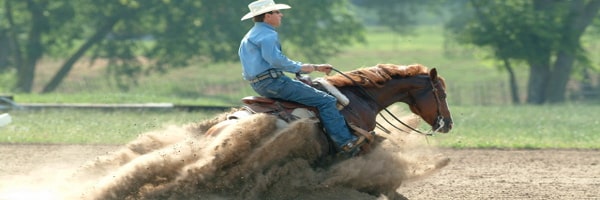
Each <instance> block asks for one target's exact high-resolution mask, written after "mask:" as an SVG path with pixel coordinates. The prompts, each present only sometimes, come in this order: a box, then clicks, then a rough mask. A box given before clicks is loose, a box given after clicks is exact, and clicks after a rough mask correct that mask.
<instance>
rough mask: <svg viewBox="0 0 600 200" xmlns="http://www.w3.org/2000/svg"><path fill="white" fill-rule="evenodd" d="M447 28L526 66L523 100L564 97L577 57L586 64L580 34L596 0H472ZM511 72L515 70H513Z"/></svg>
mask: <svg viewBox="0 0 600 200" xmlns="http://www.w3.org/2000/svg"><path fill="white" fill-rule="evenodd" d="M466 4H467V5H466V6H465V8H467V9H466V10H462V11H461V12H454V13H456V15H455V16H454V17H453V19H452V20H451V21H450V22H449V23H448V24H447V28H448V30H449V31H450V32H452V33H453V34H454V36H455V37H456V39H457V40H458V41H460V42H463V43H470V44H474V45H477V46H481V47H488V48H490V49H491V50H492V52H494V53H493V54H494V56H495V57H496V58H497V59H498V60H501V61H505V63H507V64H506V65H505V66H506V68H507V69H508V71H509V72H512V71H513V70H512V69H511V68H512V67H511V65H510V63H509V62H510V61H522V62H525V63H527V64H528V65H529V80H528V86H527V103H531V104H542V103H546V102H551V103H554V102H563V101H564V100H565V92H566V84H567V81H568V80H569V78H570V75H571V74H572V73H573V66H574V65H575V64H576V62H575V61H578V63H580V64H587V63H588V62H587V57H586V55H585V50H584V49H583V48H582V45H581V42H580V38H581V36H582V35H583V34H584V32H585V30H586V28H587V27H588V26H589V25H590V24H591V23H592V21H593V20H594V19H595V18H596V16H598V10H599V9H600V1H594V0H568V1H565V0H528V1H521V0H502V1H501V0H493V1H481V0H470V1H468V2H466ZM511 77H514V75H511Z"/></svg>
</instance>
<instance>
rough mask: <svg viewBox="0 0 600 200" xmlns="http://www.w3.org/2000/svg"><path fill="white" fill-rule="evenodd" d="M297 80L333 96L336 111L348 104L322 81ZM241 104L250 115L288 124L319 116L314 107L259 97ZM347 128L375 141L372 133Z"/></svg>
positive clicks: (244, 100)
mask: <svg viewBox="0 0 600 200" xmlns="http://www.w3.org/2000/svg"><path fill="white" fill-rule="evenodd" d="M298 79H299V80H300V81H302V82H303V83H305V84H308V85H310V86H312V87H314V88H316V89H319V90H321V91H324V92H327V93H329V94H331V95H333V96H335V97H336V98H337V99H338V109H340V110H341V109H343V107H344V106H346V105H348V103H349V100H348V99H347V98H346V97H345V96H344V95H343V94H342V93H341V92H339V91H338V90H337V88H335V87H334V86H333V85H331V84H329V83H327V82H326V81H325V80H324V79H317V80H315V81H312V80H310V79H308V78H303V79H300V77H298ZM242 103H243V104H244V106H243V109H244V110H247V111H248V112H250V113H252V114H255V113H267V114H272V115H275V116H278V117H279V118H281V119H283V120H284V121H286V122H288V123H290V122H292V121H295V120H298V119H301V118H311V119H315V120H318V116H319V111H318V110H317V108H315V107H311V106H307V105H304V104H300V103H296V102H292V101H286V100H282V99H273V98H267V97H261V96H247V97H244V98H242ZM348 127H349V128H350V129H351V130H353V131H351V132H352V133H353V134H354V135H357V136H364V137H365V138H366V139H367V140H368V142H369V143H371V142H373V141H374V140H375V137H374V136H375V134H374V132H373V131H367V130H364V129H362V128H360V127H358V126H356V125H354V124H352V123H348Z"/></svg>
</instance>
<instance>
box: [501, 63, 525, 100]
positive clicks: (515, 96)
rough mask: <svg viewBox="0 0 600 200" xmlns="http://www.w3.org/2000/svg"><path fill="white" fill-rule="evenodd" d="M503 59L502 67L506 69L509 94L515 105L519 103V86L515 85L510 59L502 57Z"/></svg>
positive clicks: (515, 79) (515, 80)
mask: <svg viewBox="0 0 600 200" xmlns="http://www.w3.org/2000/svg"><path fill="white" fill-rule="evenodd" d="M503 61H504V68H506V70H507V71H508V79H509V81H508V82H509V84H510V96H511V99H512V103H513V104H515V105H517V104H520V103H521V101H520V100H519V99H520V98H519V87H518V85H517V78H516V77H515V71H514V70H513V68H512V66H511V65H510V61H509V60H508V59H506V58H505V59H503Z"/></svg>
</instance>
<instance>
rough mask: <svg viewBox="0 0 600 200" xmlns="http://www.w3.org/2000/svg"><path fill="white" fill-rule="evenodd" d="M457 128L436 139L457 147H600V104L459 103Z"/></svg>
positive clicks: (456, 112)
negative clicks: (486, 104)
mask: <svg viewBox="0 0 600 200" xmlns="http://www.w3.org/2000/svg"><path fill="white" fill-rule="evenodd" d="M452 113H453V118H454V121H455V129H454V130H453V131H452V132H451V133H450V134H447V135H441V134H438V135H437V136H436V137H434V138H435V141H437V142H438V143H439V144H440V145H441V146H444V147H454V148H519V149H521V148H524V149H536V148H577V149H579V148H580V149H600V135H599V134H597V133H599V132H600V121H599V120H598V117H600V114H599V113H600V106H599V105H586V104H577V105H553V106H456V107H453V108H452Z"/></svg>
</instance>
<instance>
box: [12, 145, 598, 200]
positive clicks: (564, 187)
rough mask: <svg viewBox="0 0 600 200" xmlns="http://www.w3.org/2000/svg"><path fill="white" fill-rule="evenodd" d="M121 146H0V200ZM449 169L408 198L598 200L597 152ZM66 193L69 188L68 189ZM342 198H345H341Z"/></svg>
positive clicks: (43, 193) (455, 163) (481, 158)
mask: <svg viewBox="0 0 600 200" xmlns="http://www.w3.org/2000/svg"><path fill="white" fill-rule="evenodd" d="M118 148H119V146H102V145H7V144H3V145H0V199H1V200H4V199H54V198H53V197H54V196H57V195H56V193H57V192H58V191H63V190H57V189H56V188H58V187H62V188H63V189H64V187H69V186H65V185H61V184H64V182H65V179H66V177H68V176H69V175H70V174H72V173H73V171H75V170H77V168H78V166H80V165H83V164H84V163H86V162H88V161H90V160H93V159H95V158H96V157H98V156H102V155H107V154H110V153H111V152H113V151H116V150H117V149H118ZM439 152H440V153H442V154H444V155H446V156H447V157H449V158H450V160H451V161H450V164H449V165H448V166H446V167H444V168H442V169H441V170H440V171H438V172H437V173H435V174H433V175H431V176H428V177H426V178H423V179H421V180H414V181H411V182H407V183H404V184H403V185H402V186H401V187H400V188H398V192H399V193H400V194H402V195H404V196H405V197H406V198H408V199H600V189H599V188H600V151H593V150H592V151H590V150H479V149H472V150H454V149H440V150H439ZM67 189H68V188H67ZM340 196H343V195H340Z"/></svg>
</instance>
